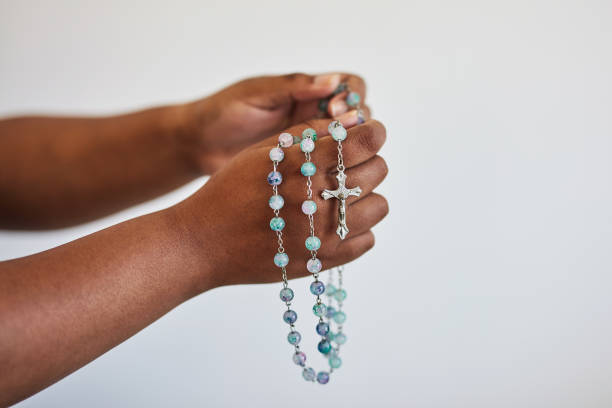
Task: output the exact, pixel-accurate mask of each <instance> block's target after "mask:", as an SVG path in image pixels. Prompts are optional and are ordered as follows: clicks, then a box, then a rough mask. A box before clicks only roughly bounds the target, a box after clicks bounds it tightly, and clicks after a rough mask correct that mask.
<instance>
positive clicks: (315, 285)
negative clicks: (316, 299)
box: [310, 281, 325, 295]
mask: <svg viewBox="0 0 612 408" xmlns="http://www.w3.org/2000/svg"><path fill="white" fill-rule="evenodd" d="M323 292H325V285H324V284H323V282H321V281H314V282H312V283H311V284H310V293H312V294H313V295H321V294H323Z"/></svg>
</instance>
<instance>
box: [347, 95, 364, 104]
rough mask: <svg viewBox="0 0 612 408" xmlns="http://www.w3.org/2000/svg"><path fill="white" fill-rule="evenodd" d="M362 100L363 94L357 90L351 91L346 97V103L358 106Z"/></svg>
mask: <svg viewBox="0 0 612 408" xmlns="http://www.w3.org/2000/svg"><path fill="white" fill-rule="evenodd" d="M359 102H361V96H359V94H358V93H357V92H349V94H348V95H347V97H346V104H347V105H348V106H357V105H359Z"/></svg>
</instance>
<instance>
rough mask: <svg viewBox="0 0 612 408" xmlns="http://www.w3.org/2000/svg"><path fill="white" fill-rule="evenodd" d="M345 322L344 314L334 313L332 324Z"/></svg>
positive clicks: (340, 312)
mask: <svg viewBox="0 0 612 408" xmlns="http://www.w3.org/2000/svg"><path fill="white" fill-rule="evenodd" d="M345 320H346V313H344V312H342V311H340V310H339V311H337V312H336V313H334V322H336V323H338V324H342V323H344V322H345Z"/></svg>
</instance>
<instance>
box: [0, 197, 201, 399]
mask: <svg viewBox="0 0 612 408" xmlns="http://www.w3.org/2000/svg"><path fill="white" fill-rule="evenodd" d="M175 214H176V213H175V212H174V211H173V210H172V209H171V210H166V211H163V212H159V213H155V214H151V215H147V216H144V217H140V218H137V219H134V220H130V221H128V222H125V223H122V224H118V225H116V226H113V227H111V228H108V229H106V230H103V231H100V232H97V233H95V234H92V235H89V236H87V237H84V238H82V239H79V240H76V241H73V242H71V243H68V244H66V245H63V246H60V247H57V248H54V249H51V250H49V251H45V252H43V253H40V254H36V255H32V256H29V257H25V258H20V259H15V260H11V261H6V262H3V263H0V366H1V367H2V369H1V370H0V406H5V405H6V404H7V403H11V402H13V403H14V402H16V401H18V400H20V399H23V398H25V397H26V396H28V395H31V394H33V393H35V392H37V391H39V390H40V389H42V388H45V387H46V386H48V385H50V384H52V383H53V382H55V381H57V380H59V379H60V378H62V377H64V376H65V375H67V374H69V373H70V372H72V371H74V370H76V369H78V368H79V367H81V366H83V365H84V364H86V363H87V362H89V361H91V360H93V359H95V358H96V357H98V356H99V355H101V354H103V353H104V352H106V351H107V350H109V349H111V348H112V347H114V346H116V345H117V344H119V343H121V342H122V341H124V340H125V339H126V338H128V337H130V336H132V335H133V334H135V333H136V332H138V331H139V330H141V329H142V328H144V327H145V326H147V325H148V324H150V323H151V322H153V321H154V320H156V319H157V318H159V317H160V316H162V315H163V314H165V313H167V312H168V311H170V310H171V309H172V308H174V307H176V306H177V305H179V304H180V303H182V302H184V301H185V300H187V299H189V298H190V297H192V296H194V295H196V294H198V293H199V292H201V291H203V290H206V289H207V288H210V287H212V286H213V283H212V279H210V278H209V275H207V271H208V270H210V269H209V268H208V267H207V265H206V262H205V261H203V260H202V259H201V256H200V254H199V253H200V251H199V250H198V248H196V247H195V245H194V244H193V241H192V239H191V237H190V235H189V233H188V232H186V230H183V229H181V227H180V226H181V225H184V223H183V222H180V220H178V219H177V216H176V215H175ZM60 333H61V335H60Z"/></svg>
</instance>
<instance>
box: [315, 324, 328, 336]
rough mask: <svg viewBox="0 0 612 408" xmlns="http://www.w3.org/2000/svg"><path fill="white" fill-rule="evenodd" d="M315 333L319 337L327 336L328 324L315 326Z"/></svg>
mask: <svg viewBox="0 0 612 408" xmlns="http://www.w3.org/2000/svg"><path fill="white" fill-rule="evenodd" d="M317 333H318V334H319V336H327V333H329V324H327V323H325V322H321V323H319V324H317Z"/></svg>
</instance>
